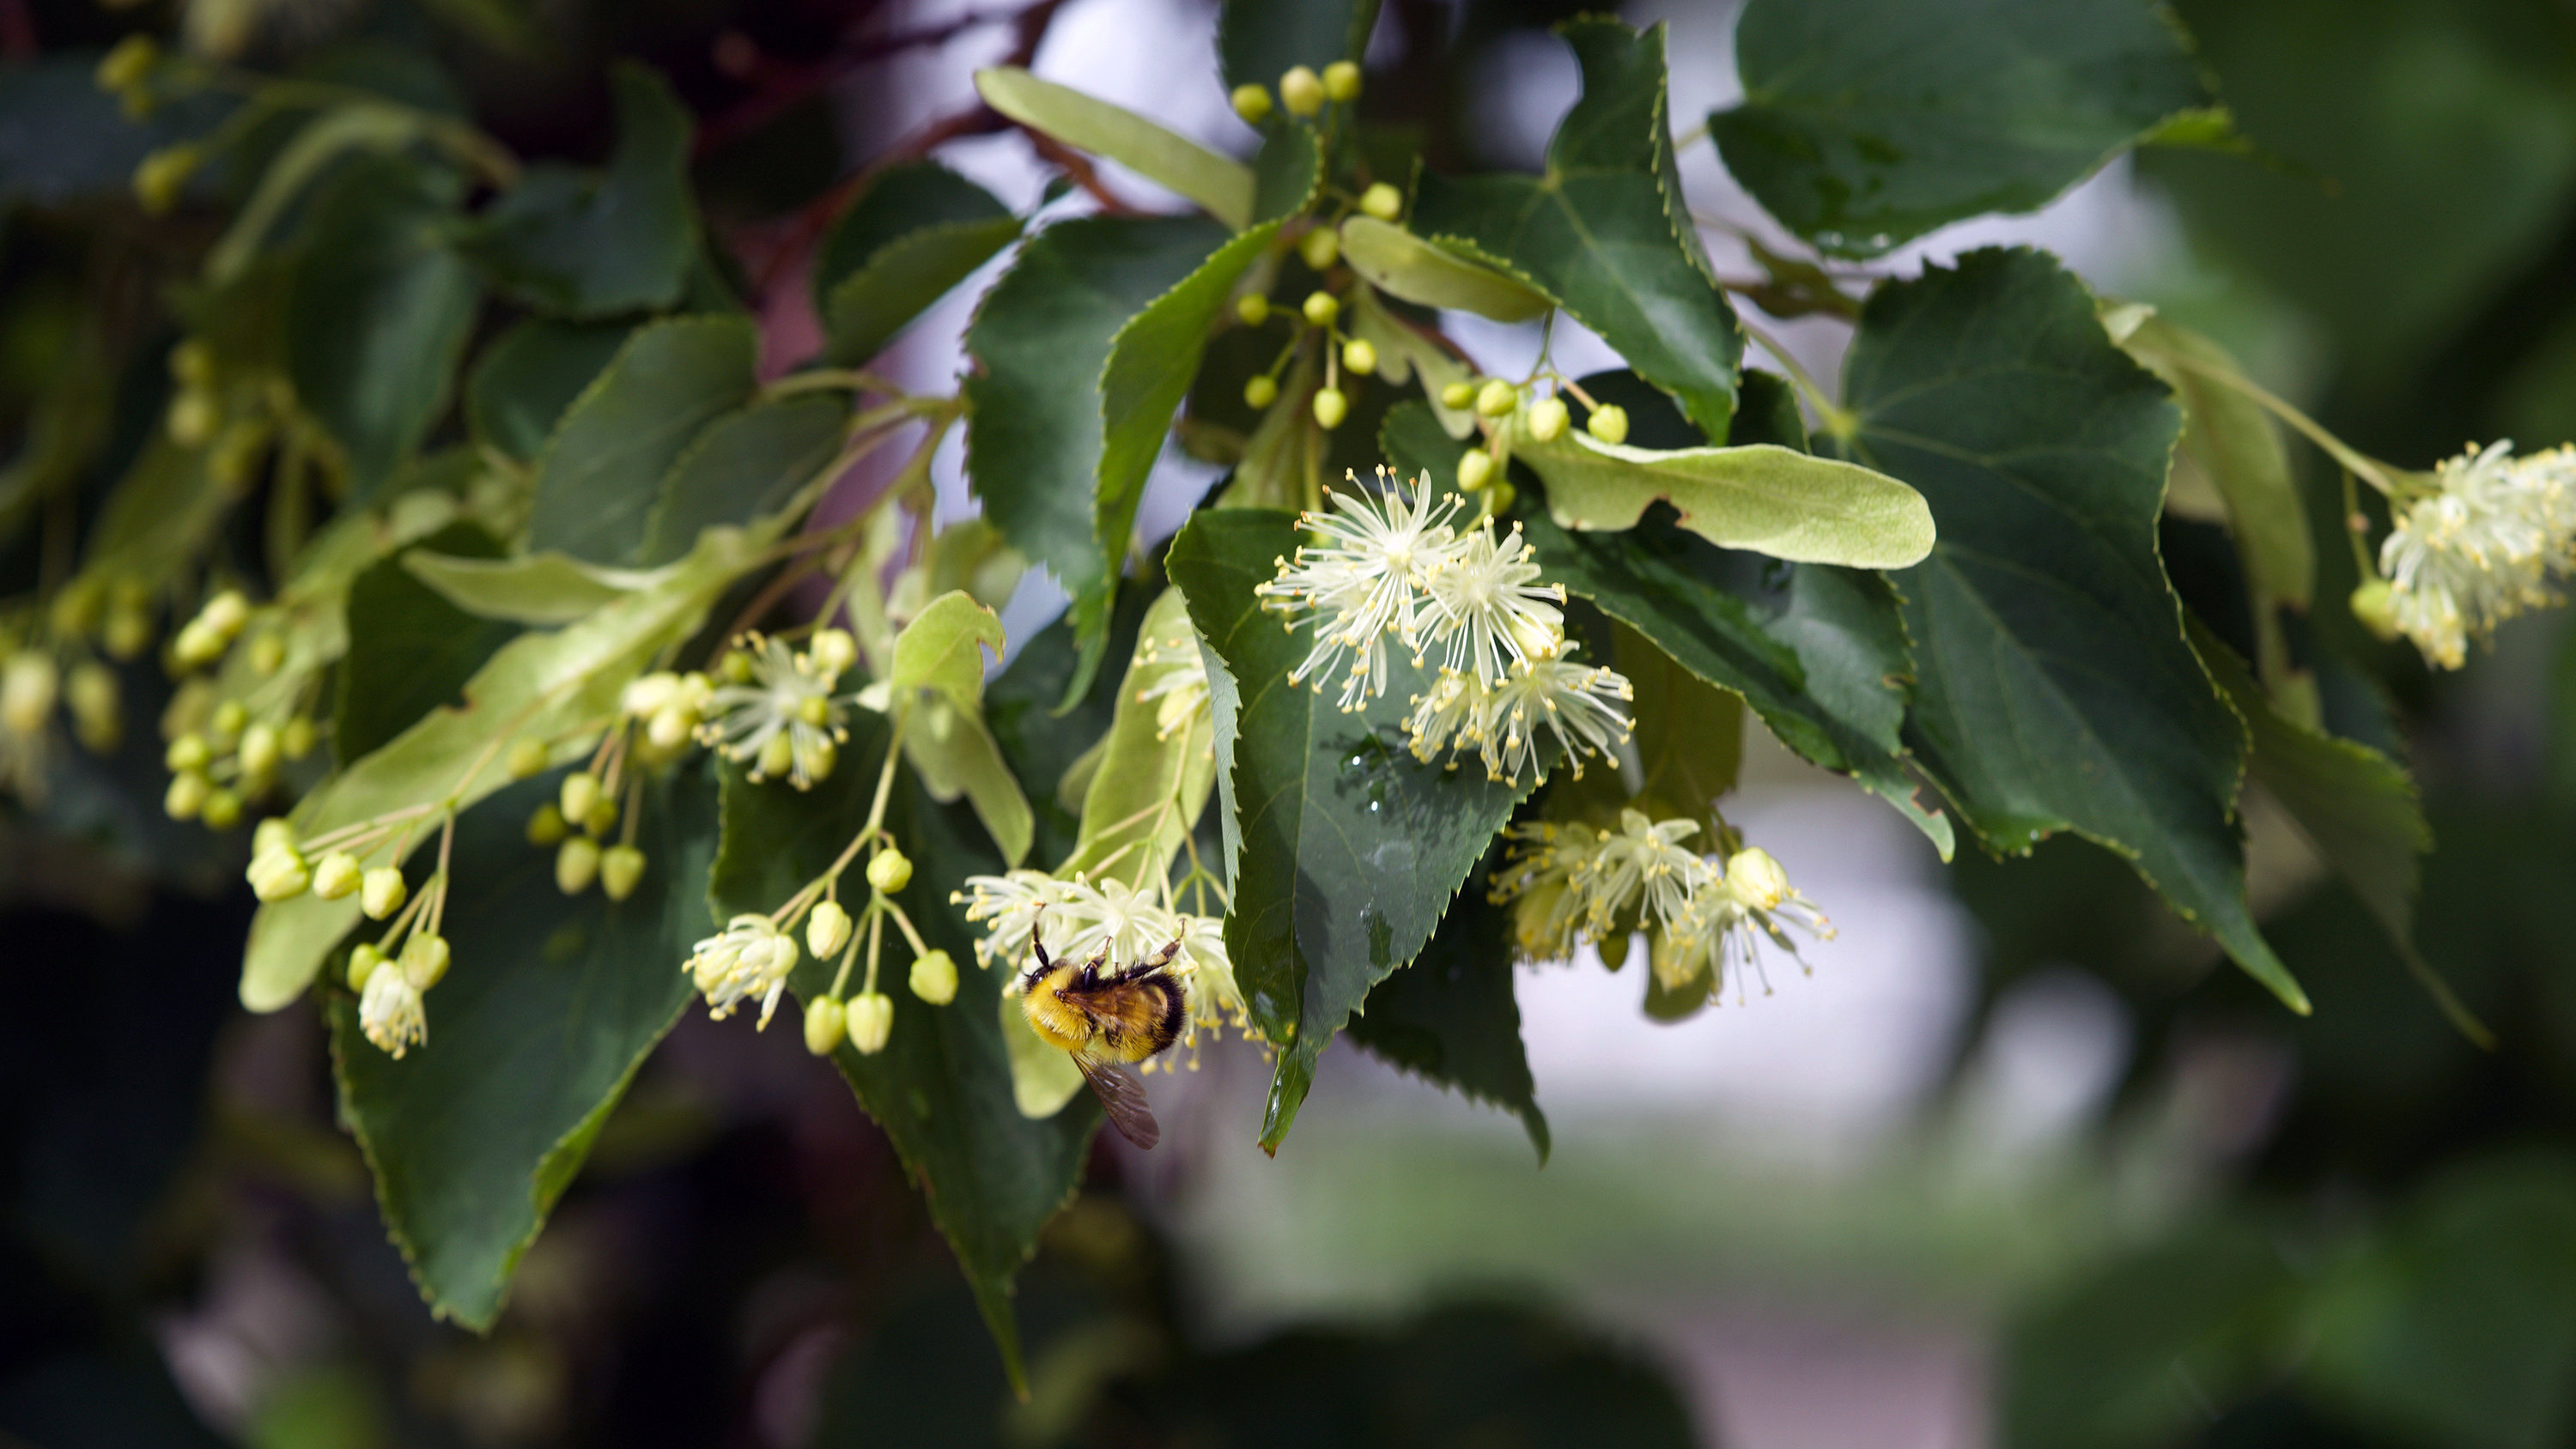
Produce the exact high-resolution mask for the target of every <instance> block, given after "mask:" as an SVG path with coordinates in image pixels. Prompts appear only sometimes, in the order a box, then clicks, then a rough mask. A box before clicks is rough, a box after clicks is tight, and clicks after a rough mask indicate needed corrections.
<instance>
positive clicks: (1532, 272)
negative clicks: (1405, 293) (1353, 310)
mask: <svg viewBox="0 0 2576 1449" xmlns="http://www.w3.org/2000/svg"><path fill="white" fill-rule="evenodd" d="M1562 34H1563V35H1564V36H1565V38H1566V40H1567V41H1568V42H1569V43H1570V44H1571V45H1572V46H1573V47H1574V54H1575V59H1576V60H1578V61H1580V62H1581V63H1582V66H1583V97H1582V99H1581V100H1578V101H1576V102H1575V104H1574V108H1573V109H1572V110H1570V111H1568V112H1566V115H1565V120H1564V121H1563V122H1562V123H1561V124H1560V125H1558V127H1557V131H1556V136H1555V138H1554V139H1553V140H1551V141H1549V142H1548V148H1547V173H1546V174H1545V175H1544V176H1535V177H1531V176H1478V177H1470V178H1466V179H1451V178H1448V177H1442V176H1437V175H1429V174H1426V175H1425V176H1423V178H1422V182H1421V195H1420V197H1419V198H1418V199H1417V200H1416V202H1415V204H1414V209H1413V229H1414V230H1415V231H1416V232H1418V233H1420V234H1421V235H1422V236H1425V237H1427V238H1430V239H1431V240H1432V241H1434V242H1437V243H1440V244H1441V245H1444V246H1448V247H1451V248H1454V249H1456V250H1460V251H1463V252H1465V253H1466V254H1467V255H1469V256H1470V257H1472V258H1474V259H1475V260H1477V261H1480V262H1484V263H1486V264H1488V265H1491V266H1494V267H1498V268H1501V269H1502V270H1504V271H1506V272H1508V273H1510V274H1511V275H1512V276H1513V277H1515V278H1517V279H1518V280H1520V281H1521V282H1523V283H1526V284H1527V285H1529V286H1531V287H1533V288H1535V289H1537V290H1538V291H1540V292H1543V293H1545V294H1547V295H1548V296H1550V297H1552V298H1554V299H1555V300H1556V302H1557V303H1558V304H1559V305H1560V306H1562V307H1564V308H1565V310H1566V311H1567V312H1568V313H1570V314H1572V315H1573V317H1574V319H1575V320H1576V321H1578V322H1581V323H1582V324H1583V325H1585V326H1587V327H1589V328H1591V329H1592V330H1593V331H1595V332H1598V333H1600V334H1601V336H1602V339H1603V340H1604V341H1607V342H1608V343H1609V344H1610V345H1611V346H1612V347H1613V348H1615V349H1617V350H1618V353H1619V355H1620V356H1621V357H1623V358H1625V359H1627V362H1628V365H1629V366H1630V367H1632V368H1634V369H1636V371H1637V374H1638V375H1639V376H1641V377H1643V378H1645V379H1646V380H1647V381H1649V382H1651V383H1653V384H1654V385H1655V386H1657V387H1659V388H1661V389H1663V390H1664V391H1665V392H1667V393H1669V394H1671V395H1672V396H1673V397H1675V398H1677V399H1679V400H1680V402H1681V405H1682V411H1683V412H1684V413H1686V414H1688V415H1689V417H1690V419H1691V421H1692V422H1694V423H1697V424H1698V425H1699V426H1700V428H1701V430H1702V431H1704V432H1706V433H1707V434H1708V435H1709V436H1710V437H1712V438H1722V437H1724V436H1726V420H1727V417H1728V415H1729V414H1730V413H1731V412H1732V411H1733V410H1734V407H1735V374H1736V368H1737V364H1738V363H1739V362H1740V361H1741V360H1742V358H1743V355H1744V334H1743V333H1742V332H1741V331H1739V330H1737V328H1736V325H1735V312H1734V309H1733V308H1731V307H1729V306H1728V305H1727V302H1726V296H1725V294H1724V293H1722V292H1720V291H1719V290H1718V286H1717V282H1716V280H1715V279H1714V277H1713V276H1712V275H1711V274H1710V272H1709V267H1708V257H1707V254H1706V253H1705V252H1703V251H1702V250H1701V249H1700V244H1699V233H1698V231H1697V230H1695V229H1694V226H1693V223H1692V222H1691V219H1690V215H1689V211H1688V208H1687V207H1686V206H1685V205H1684V204H1683V201H1682V194H1681V182H1680V177H1679V173H1678V171H1677V169H1676V167H1675V164H1674V161H1673V146H1672V137H1671V134H1670V131H1671V126H1670V121H1669V118H1668V116H1667V114H1666V109H1665V96H1664V29H1663V27H1662V26H1660V25H1657V26H1655V27H1653V28H1652V29H1649V30H1645V31H1637V30H1631V29H1630V28H1628V27H1627V26H1625V25H1621V24H1619V23H1618V22H1617V21H1613V20H1600V19H1583V20H1576V21H1572V22H1569V23H1568V24H1567V25H1566V26H1564V27H1563V30H1562Z"/></svg>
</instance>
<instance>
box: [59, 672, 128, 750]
mask: <svg viewBox="0 0 2576 1449" xmlns="http://www.w3.org/2000/svg"><path fill="white" fill-rule="evenodd" d="M117 698H118V689H117V684H116V671H115V670H113V669H110V668H108V667H107V666H106V665H104V664H101V663H99V662H97V661H96V660H92V661H90V662H89V663H86V664H83V665H80V666H78V667H77V668H75V669H73V670H72V673H71V678H70V679H69V680H67V681H65V682H64V686H63V702H64V703H66V704H68V705H70V706H71V711H72V732H73V733H74V734H76V735H78V736H80V742H81V745H82V747H83V748H85V749H87V750H88V751H89V752H90V753H91V754H93V755H105V754H111V753H113V752H114V751H115V749H116V745H117V741H118V740H120V739H122V738H124V736H125V717H124V715H122V714H120V713H118V711H117Z"/></svg>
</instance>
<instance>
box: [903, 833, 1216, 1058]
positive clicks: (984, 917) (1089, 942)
mask: <svg viewBox="0 0 2576 1449" xmlns="http://www.w3.org/2000/svg"><path fill="white" fill-rule="evenodd" d="M949 899H951V900H952V901H955V902H957V903H959V904H962V905H964V906H965V907H966V919H967V920H969V921H973V922H977V923H980V924H982V925H983V927H984V935H983V936H982V937H981V938H980V939H978V940H977V941H976V942H975V962H976V964H977V965H979V966H982V967H983V968H985V969H986V970H988V971H989V970H991V969H992V968H994V967H996V966H1000V967H1002V968H1004V969H1006V970H1008V971H1010V972H1011V973H1012V974H1013V976H1014V977H1017V976H1018V975H1019V974H1020V973H1021V972H1023V971H1026V970H1027V969H1028V967H1029V966H1030V965H1031V964H1032V962H1033V960H1034V958H1033V957H1032V955H1031V953H1030V942H1031V940H1032V933H1034V938H1035V939H1036V940H1039V941H1042V942H1044V943H1045V945H1046V952H1047V956H1048V959H1050V960H1053V961H1068V960H1070V961H1075V962H1082V961H1088V960H1090V959H1092V958H1093V957H1095V956H1103V955H1105V956H1107V957H1108V958H1109V961H1110V963H1111V964H1112V965H1113V966H1126V965H1131V964H1133V963H1135V962H1137V961H1141V960H1143V959H1145V958H1146V957H1149V956H1152V955H1153V954H1155V953H1156V952H1158V951H1160V950H1162V949H1163V948H1164V947H1166V946H1169V945H1170V944H1172V943H1173V942H1174V941H1178V942H1180V943H1181V950H1180V955H1179V957H1178V962H1179V965H1180V971H1179V973H1178V974H1179V975H1180V977H1181V982H1182V985H1183V987H1184V988H1185V989H1186V991H1187V992H1188V995H1189V1003H1190V1024H1189V1028H1188V1030H1187V1031H1186V1032H1185V1033H1183V1035H1182V1038H1181V1045H1182V1046H1183V1047H1184V1048H1187V1047H1190V1046H1194V1045H1195V1044H1196V1039H1197V1036H1198V1032H1199V1029H1200V1028H1201V1027H1205V1028H1207V1029H1208V1030H1209V1031H1210V1032H1215V1031H1218V1030H1220V1029H1222V1028H1223V1027H1226V1026H1233V1027H1236V1028H1238V1029H1241V1030H1243V1031H1245V1032H1246V1033H1247V1034H1249V1033H1250V1030H1251V1028H1250V1024H1249V1023H1250V1016H1249V1013H1248V1012H1247V1011H1246V1009H1245V1006H1244V1001H1243V992H1242V990H1241V988H1239V987H1238V986H1236V985H1235V981H1234V963H1233V961H1232V960H1231V959H1230V958H1229V957H1228V956H1227V955H1226V950H1225V919H1224V918H1223V917H1221V916H1200V915H1192V914H1190V913H1188V912H1186V911H1177V910H1174V909H1172V908H1171V907H1170V906H1168V905H1166V904H1164V903H1162V902H1160V901H1158V900H1156V899H1155V898H1154V897H1153V896H1151V895H1149V894H1146V893H1143V892H1139V891H1135V890H1131V889H1130V888H1129V887H1128V886H1127V884H1126V883H1125V882H1124V881H1119V880H1115V879H1102V880H1098V881H1094V880H1091V879H1089V878H1087V877H1085V876H1082V875H1076V876H1075V877H1074V878H1073V879H1072V880H1069V881H1068V880H1058V879H1056V878H1055V877H1054V876H1051V875H1048V874H1046V873H1045V872H1043V871H1034V870H1015V871H1012V872H1010V873H1009V874H1007V875H976V876H968V877H967V878H966V889H965V890H963V891H959V892H957V893H956V894H954V895H952V896H951V897H950V898H949Z"/></svg>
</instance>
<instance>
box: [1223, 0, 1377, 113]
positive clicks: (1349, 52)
mask: <svg viewBox="0 0 2576 1449" xmlns="http://www.w3.org/2000/svg"><path fill="white" fill-rule="evenodd" d="M1376 23H1377V0H1225V8H1224V9H1223V10H1221V11H1219V12H1218V13H1217V22H1216V57H1217V66H1218V69H1220V70H1221V71H1223V72H1224V75H1225V83H1226V85H1227V87H1228V88H1229V89H1230V88H1232V87H1235V86H1244V85H1257V86H1262V87H1265V88H1267V89H1269V90H1270V91H1271V92H1273V93H1274V94H1275V93H1276V92H1277V91H1278V89H1279V77H1280V76H1282V75H1284V74H1286V73H1287V71H1288V69H1289V67H1291V66H1299V65H1302V66H1305V67H1306V68H1308V69H1309V70H1313V71H1316V72H1318V73H1320V72H1321V71H1322V70H1323V69H1324V67H1326V66H1328V65H1331V64H1332V63H1333V62H1334V61H1337V60H1348V61H1357V60H1358V59H1359V58H1360V56H1361V55H1362V54H1363V53H1365V52H1366V51H1367V50H1368V39H1369V28H1370V27H1371V26H1373V25H1375V24H1376Z"/></svg>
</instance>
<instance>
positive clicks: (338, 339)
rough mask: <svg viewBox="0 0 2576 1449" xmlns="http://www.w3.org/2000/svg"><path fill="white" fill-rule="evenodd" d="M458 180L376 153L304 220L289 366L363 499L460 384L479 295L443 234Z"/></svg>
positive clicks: (410, 449)
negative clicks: (457, 377)
mask: <svg viewBox="0 0 2576 1449" xmlns="http://www.w3.org/2000/svg"><path fill="white" fill-rule="evenodd" d="M462 189H463V188H462V184H461V183H460V182H459V180H458V179H457V177H456V176H455V175H454V174H453V173H451V172H447V171H443V170H438V169H434V168H431V167H426V166H421V165H418V164H416V163H413V162H411V161H407V160H403V159H400V158H395V157H371V158H368V159H366V160H364V161H361V162H357V163H353V164H352V165H351V166H349V167H348V168H346V169H344V170H343V171H342V172H341V173H340V175H339V176H338V177H337V178H335V179H334V180H333V182H332V183H331V185H330V186H329V187H328V188H327V189H326V190H325V192H324V193H323V195H322V196H321V197H320V198H319V199H318V200H317V203H316V206H315V210H314V216H313V219H312V222H311V224H310V225H309V226H308V227H307V228H306V232H307V235H306V239H305V244H304V246H303V249H302V251H301V253H300V255H299V256H298V257H297V260H296V262H295V264H294V278H293V282H292V293H291V300H290V301H289V303H288V310H287V315H286V323H285V325H286V355H287V370H288V374H289V375H290V376H291V377H292V378H293V379H294V382H295V396H296V401H297V402H298V403H299V404H301V405H302V406H303V407H304V409H305V410H306V411H308V412H309V413H311V414H312V416H313V418H314V420H315V421H317V422H319V423H321V424H322V426H323V428H324V429H325V430H327V431H328V432H329V433H330V434H331V436H332V438H334V439H335V440H336V441H337V442H338V443H339V445H340V448H341V451H342V452H343V453H344V454H345V455H346V456H347V459H348V463H349V473H350V481H351V485H352V491H353V492H354V493H356V495H357V496H359V497H365V496H367V495H368V494H369V493H370V492H372V491H373V490H374V489H375V488H377V487H378V486H380V485H381V484H382V483H383V482H384V480H385V479H386V478H388V477H390V476H392V474H393V473H394V472H395V471H396V470H397V469H399V468H401V467H402V465H403V464H404V463H406V462H408V461H409V460H410V459H411V457H412V455H413V454H414V453H415V452H417V451H418V450H419V448H420V444H421V441H422V439H424V438H426V437H427V436H428V435H429V429H430V425H431V424H432V423H434V422H436V421H437V420H438V416H439V414H440V413H442V412H444V411H446V408H447V400H448V398H449V396H450V395H451V394H452V392H453V390H454V383H455V374H456V364H457V361H458V359H459V358H460V357H461V356H462V355H463V353H464V350H465V341H466V338H467V336H468V334H470V333H471V332H472V330H473V327H474V311H475V307H476V305H477V303H478V302H479V301H480V300H481V295H482V289H481V288H480V287H479V286H478V285H477V284H476V282H475V280H474V273H473V269H471V268H469V267H467V266H466V265H465V264H464V263H463V262H461V261H458V260H457V259H456V257H455V255H454V254H453V253H452V252H450V251H449V250H448V249H447V245H446V239H445V236H444V232H445V229H446V228H447V226H448V225H449V224H450V222H451V221H452V220H453V219H454V217H455V215H456V202H457V198H458V196H459V195H460V194H461V192H462Z"/></svg>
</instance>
